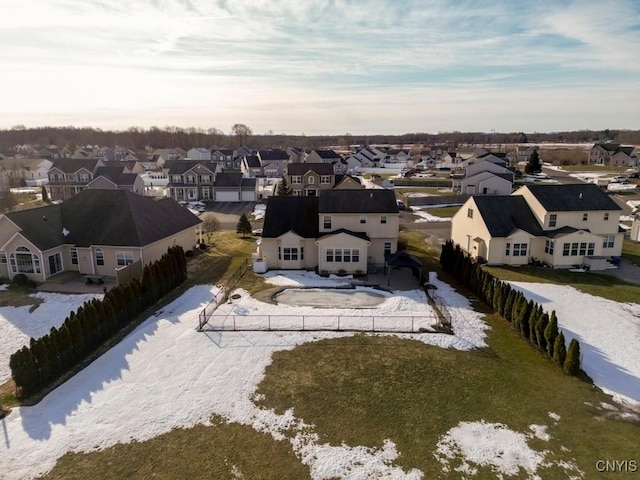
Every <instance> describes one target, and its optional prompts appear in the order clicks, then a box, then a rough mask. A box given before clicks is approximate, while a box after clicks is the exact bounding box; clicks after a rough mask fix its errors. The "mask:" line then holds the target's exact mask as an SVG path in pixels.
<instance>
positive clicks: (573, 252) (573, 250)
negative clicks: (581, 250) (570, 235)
mask: <svg viewBox="0 0 640 480" xmlns="http://www.w3.org/2000/svg"><path fill="white" fill-rule="evenodd" d="M576 255H578V242H573V243H572V244H571V256H572V257H575V256H576Z"/></svg>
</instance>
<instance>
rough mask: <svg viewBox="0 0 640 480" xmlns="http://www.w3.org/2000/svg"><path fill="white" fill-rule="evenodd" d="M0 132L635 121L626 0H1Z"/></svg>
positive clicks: (637, 73) (635, 38) (448, 127)
mask: <svg viewBox="0 0 640 480" xmlns="http://www.w3.org/2000/svg"><path fill="white" fill-rule="evenodd" d="M0 65H2V76H1V80H0V85H1V87H2V88H0V128H10V127H11V126H13V125H16V124H23V125H26V126H27V127H35V126H43V125H75V126H92V127H96V128H103V129H126V128H128V127H130V126H134V125H135V126H142V127H149V126H152V125H156V126H159V127H164V126H167V125H176V126H180V127H190V126H195V127H202V128H210V127H216V128H218V129H220V130H222V131H224V132H225V133H229V131H230V129H231V126H232V125H233V124H234V123H245V124H247V125H249V126H250V127H251V128H252V129H253V131H254V133H267V132H269V131H271V132H273V133H289V134H302V133H305V134H307V135H315V134H340V133H346V132H350V133H352V134H376V133H387V134H400V133H407V132H432V133H433V132H438V131H453V130H460V131H487V132H488V131H492V130H495V131H501V132H517V131H524V132H536V131H538V132H549V131H560V130H578V129H592V130H600V129H605V128H611V129H619V128H628V129H638V128H640V1H638V0H629V1H623V0H621V1H617V0H611V1H608V2H602V1H591V0H586V1H570V0H567V1H562V2H560V1H558V0H539V1H531V2H529V1H516V0H513V1H509V0H502V1H475V0H474V1H469V0H457V1H453V0H451V1H446V0H441V1H439V0H434V1H428V0H424V1H407V0H402V1H399V0H370V1H355V0H354V1H350V0H313V1H311V0H206V1H205V0H117V1H116V0H2V2H0Z"/></svg>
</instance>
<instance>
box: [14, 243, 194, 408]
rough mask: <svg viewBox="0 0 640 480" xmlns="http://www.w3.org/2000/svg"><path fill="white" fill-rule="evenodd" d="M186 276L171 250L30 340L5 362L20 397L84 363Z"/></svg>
mask: <svg viewBox="0 0 640 480" xmlns="http://www.w3.org/2000/svg"><path fill="white" fill-rule="evenodd" d="M186 278H187V264H186V258H185V254H184V251H183V250H182V248H181V247H179V246H176V247H171V248H169V249H168V251H167V253H165V254H164V255H163V256H162V258H160V260H158V261H156V262H154V263H152V264H149V265H147V266H146V267H145V268H144V271H143V273H142V279H141V280H137V279H134V280H132V281H130V282H128V283H126V284H122V285H118V286H116V287H114V288H112V289H111V290H109V291H108V292H107V293H106V294H105V296H104V298H103V299H102V300H98V299H94V300H91V301H87V302H85V303H84V304H83V305H82V306H80V307H78V309H77V310H76V311H75V312H70V313H69V316H68V317H67V318H66V319H65V321H64V323H63V324H62V325H61V326H60V327H59V328H55V327H52V328H51V330H50V331H49V333H48V334H46V335H45V336H43V337H41V338H38V339H37V340H36V339H33V338H32V339H31V341H30V344H29V346H28V347H27V346H24V347H22V348H21V349H20V350H18V351H17V352H15V353H14V354H13V355H11V357H10V359H9V366H10V368H11V375H12V377H13V380H14V382H15V384H16V394H17V395H18V396H20V397H28V396H30V395H34V394H36V393H38V392H40V391H41V390H43V389H44V388H46V387H47V386H48V385H51V384H52V383H53V382H54V381H56V380H57V379H58V378H60V377H61V376H63V375H65V374H66V373H67V372H69V371H71V370H72V369H73V368H74V367H75V366H76V365H78V364H79V363H82V362H84V361H86V360H87V359H88V358H89V357H90V356H91V355H93V354H94V353H95V352H96V351H97V350H98V348H99V347H100V346H101V345H102V344H103V343H104V342H105V341H107V340H109V339H110V338H112V337H114V336H115V335H116V334H117V333H118V332H120V330H122V329H123V328H124V327H126V326H127V325H129V324H130V323H131V322H133V321H134V320H135V318H136V317H137V316H138V315H139V314H140V313H142V312H143V311H144V310H145V309H146V308H147V307H150V306H151V305H153V304H154V303H156V302H157V301H158V300H159V299H160V298H161V297H162V296H163V295H165V294H167V293H168V292H170V291H171V290H173V289H174V288H175V287H177V286H178V285H179V284H180V283H182V282H183V281H184V280H185V279H186Z"/></svg>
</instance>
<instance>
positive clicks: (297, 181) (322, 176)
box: [285, 163, 336, 197]
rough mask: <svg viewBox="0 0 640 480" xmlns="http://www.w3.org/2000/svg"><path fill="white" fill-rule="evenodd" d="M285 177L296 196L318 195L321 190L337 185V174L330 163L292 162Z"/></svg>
mask: <svg viewBox="0 0 640 480" xmlns="http://www.w3.org/2000/svg"><path fill="white" fill-rule="evenodd" d="M285 178H286V180H287V183H288V184H289V185H290V186H291V189H292V191H293V195H294V196H296V197H317V196H318V194H319V192H320V191H321V190H330V189H332V188H333V187H334V186H335V182H336V176H335V173H334V172H333V165H331V164H329V163H290V164H289V165H287V168H286V173H285Z"/></svg>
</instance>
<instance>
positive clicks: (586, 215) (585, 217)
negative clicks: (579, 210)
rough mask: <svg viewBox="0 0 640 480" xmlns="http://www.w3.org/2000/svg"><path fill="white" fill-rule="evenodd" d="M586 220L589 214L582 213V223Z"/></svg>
mask: <svg viewBox="0 0 640 480" xmlns="http://www.w3.org/2000/svg"><path fill="white" fill-rule="evenodd" d="M587 220H589V214H588V213H587V212H584V213H583V214H582V221H583V222H586V221H587Z"/></svg>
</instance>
